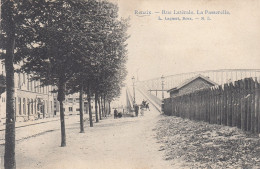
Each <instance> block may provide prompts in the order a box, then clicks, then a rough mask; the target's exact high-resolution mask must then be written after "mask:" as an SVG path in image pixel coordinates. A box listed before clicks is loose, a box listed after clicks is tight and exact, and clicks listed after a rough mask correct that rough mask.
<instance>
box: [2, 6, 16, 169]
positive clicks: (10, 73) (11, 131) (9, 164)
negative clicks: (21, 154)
mask: <svg viewBox="0 0 260 169" xmlns="http://www.w3.org/2000/svg"><path fill="white" fill-rule="evenodd" d="M6 3H7V4H6V5H5V6H6V8H5V10H4V11H5V12H6V16H7V18H6V19H7V22H6V24H7V25H6V26H7V32H6V35H7V46H6V58H5V69H6V125H5V155H4V167H5V169H15V168H16V162H15V112H14V66H13V58H14V48H15V23H14V20H13V1H6Z"/></svg>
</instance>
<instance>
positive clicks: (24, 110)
mask: <svg viewBox="0 0 260 169" xmlns="http://www.w3.org/2000/svg"><path fill="white" fill-rule="evenodd" d="M23 114H26V107H25V98H23Z"/></svg>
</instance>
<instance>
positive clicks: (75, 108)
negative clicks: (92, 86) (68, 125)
mask: <svg viewBox="0 0 260 169" xmlns="http://www.w3.org/2000/svg"><path fill="white" fill-rule="evenodd" d="M94 104H95V103H94V99H91V109H92V113H95V111H94ZM83 105H84V109H83V112H84V113H85V114H86V113H88V101H87V97H83ZM59 106H60V103H59V101H58V100H57V97H54V115H59V113H60V107H59ZM63 106H64V113H65V115H77V114H79V93H74V94H69V95H66V97H65V100H64V102H63Z"/></svg>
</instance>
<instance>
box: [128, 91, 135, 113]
mask: <svg viewBox="0 0 260 169" xmlns="http://www.w3.org/2000/svg"><path fill="white" fill-rule="evenodd" d="M126 100H127V108H128V111H129V112H131V111H132V108H133V107H134V106H133V103H134V101H133V97H132V95H131V93H130V92H129V89H128V87H127V88H126Z"/></svg>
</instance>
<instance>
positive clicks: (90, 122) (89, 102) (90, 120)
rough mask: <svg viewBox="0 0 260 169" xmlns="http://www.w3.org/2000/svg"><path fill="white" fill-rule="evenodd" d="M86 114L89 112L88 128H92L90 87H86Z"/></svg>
mask: <svg viewBox="0 0 260 169" xmlns="http://www.w3.org/2000/svg"><path fill="white" fill-rule="evenodd" d="M87 91H88V110H89V111H88V112H89V125H90V127H93V121H92V111H91V90H90V85H89V86H88V90H87Z"/></svg>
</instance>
